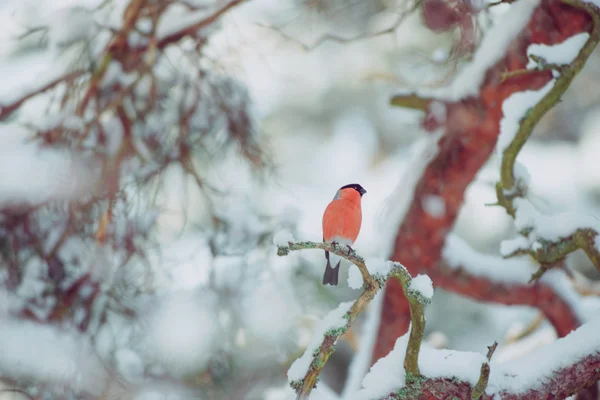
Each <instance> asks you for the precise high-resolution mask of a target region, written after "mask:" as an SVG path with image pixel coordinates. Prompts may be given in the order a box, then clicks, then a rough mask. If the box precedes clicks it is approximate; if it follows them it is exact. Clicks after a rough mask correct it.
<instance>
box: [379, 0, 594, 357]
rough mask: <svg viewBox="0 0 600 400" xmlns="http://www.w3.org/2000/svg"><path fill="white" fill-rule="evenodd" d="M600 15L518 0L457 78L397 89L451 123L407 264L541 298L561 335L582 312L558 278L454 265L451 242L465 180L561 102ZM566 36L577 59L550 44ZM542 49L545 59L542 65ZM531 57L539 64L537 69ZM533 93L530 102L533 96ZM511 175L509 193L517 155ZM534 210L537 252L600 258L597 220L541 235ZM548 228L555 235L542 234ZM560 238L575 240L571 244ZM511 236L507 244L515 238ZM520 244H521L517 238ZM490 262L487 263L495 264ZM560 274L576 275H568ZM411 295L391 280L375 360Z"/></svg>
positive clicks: (413, 230) (428, 175)
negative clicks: (449, 257) (435, 204)
mask: <svg viewBox="0 0 600 400" xmlns="http://www.w3.org/2000/svg"><path fill="white" fill-rule="evenodd" d="M598 15H599V14H598V9H597V7H596V6H595V5H594V4H592V3H586V2H581V1H576V0H565V1H556V0H517V1H515V2H511V4H510V6H509V7H508V10H507V11H506V12H505V13H503V14H502V15H501V16H500V17H499V18H498V20H497V21H495V23H494V26H493V27H492V28H491V29H490V30H489V31H488V32H487V33H486V35H485V36H484V37H483V39H482V41H481V44H480V46H479V48H478V49H477V50H476V52H475V54H474V56H473V59H472V61H471V62H470V63H469V64H468V65H467V66H465V67H464V68H463V69H462V70H461V71H460V72H459V73H458V75H457V76H456V78H455V79H454V81H453V82H452V83H451V84H450V85H449V86H448V87H444V88H436V89H419V90H416V91H411V92H407V91H404V92H401V93H398V95H397V96H396V97H394V98H393V99H392V102H393V103H395V104H398V105H400V106H406V105H408V106H409V107H413V108H414V107H416V108H420V109H423V108H424V111H425V116H424V118H423V123H422V124H423V127H424V128H425V130H428V131H430V132H440V131H443V135H442V137H441V138H440V139H439V142H438V151H437V153H436V154H435V156H434V157H433V158H432V160H431V161H430V162H429V163H428V165H427V167H426V168H425V169H424V172H423V174H422V176H421V177H420V179H419V182H418V183H417V185H416V187H415V189H414V192H413V196H412V203H411V204H410V206H409V207H408V209H407V211H406V214H405V217H404V220H403V221H402V224H401V226H400V227H399V229H398V233H397V237H396V241H395V247H394V251H393V255H392V257H391V259H393V260H398V261H401V262H402V263H404V264H405V265H407V266H408V269H409V271H410V273H411V274H415V273H418V272H421V273H426V274H428V275H429V276H430V277H431V278H432V279H433V280H434V282H435V284H436V285H437V286H439V287H444V288H446V289H448V290H451V291H455V292H459V293H461V294H463V295H466V296H469V297H472V298H476V299H478V300H481V301H491V302H500V303H503V304H530V305H534V306H536V307H538V308H540V309H541V310H542V311H543V312H544V314H545V315H546V316H547V317H548V318H549V319H550V320H551V322H552V323H553V325H554V326H555V327H557V332H558V333H559V335H561V336H564V335H566V334H568V332H569V331H570V330H571V329H573V328H575V327H576V326H577V325H578V324H579V321H580V319H579V318H578V316H577V313H576V310H574V309H573V308H572V303H570V302H569V301H566V299H564V298H563V297H562V296H561V295H560V294H559V293H557V292H556V288H555V287H554V286H551V285H548V284H547V283H544V282H540V283H539V284H536V285H528V284H527V282H522V281H519V282H514V281H513V282H506V281H497V276H498V275H497V274H493V275H485V276H484V275H481V274H474V273H473V271H471V270H468V271H467V270H465V269H461V268H460V267H458V266H457V268H448V265H447V264H446V263H445V262H444V261H443V257H442V252H443V249H444V247H445V245H446V237H447V235H448V234H449V233H450V232H451V229H452V227H453V225H454V223H455V221H456V217H457V215H458V211H459V210H460V207H461V205H462V202H463V198H464V194H465V190H466V188H467V186H468V185H469V184H470V183H471V182H472V180H473V179H474V178H475V176H476V174H477V172H478V171H479V169H480V168H481V167H482V166H483V165H484V163H485V162H487V161H488V159H489V157H490V155H491V154H492V152H493V151H494V148H495V147H496V142H498V146H499V147H500V148H501V149H502V151H501V152H503V151H504V148H505V147H506V146H508V145H510V143H511V142H512V140H513V138H514V135H515V134H517V131H518V130H519V129H522V132H523V134H522V135H521V136H520V138H521V137H522V139H519V140H526V137H523V136H528V135H529V133H530V132H531V129H533V127H534V126H535V124H536V123H537V121H539V118H541V116H542V115H543V114H544V113H545V112H546V111H547V110H548V109H549V108H550V107H551V106H552V105H553V104H554V103H553V101H554V102H555V101H557V100H558V98H559V97H560V94H561V93H563V92H564V91H565V90H566V89H567V87H568V86H569V84H570V82H571V81H572V79H573V77H574V76H575V75H576V74H577V73H578V72H579V71H580V70H581V68H582V67H583V65H584V63H585V61H586V59H587V57H588V56H589V54H590V52H591V50H592V48H593V47H594V46H595V45H596V43H597V41H598V24H597V21H598ZM540 26H544V29H540V28H539V27H540ZM565 42H566V43H567V44H568V46H567V45H565V44H564V43H565ZM560 45H562V46H563V47H564V48H563V49H562V50H565V51H561V52H560V53H561V54H565V56H564V57H566V55H569V57H570V59H558V58H557V57H553V56H548V54H549V53H552V52H548V51H547V50H548V49H547V48H548V47H552V46H560ZM566 47H568V48H566ZM582 49H583V50H582ZM567 50H568V51H567ZM556 54H558V52H557V53H556ZM530 55H533V58H531V57H530ZM533 59H537V60H538V61H540V60H541V59H544V60H545V61H544V62H543V63H541V64H540V65H537V64H536V63H535V61H534V60H533ZM530 63H533V66H534V67H536V68H533V69H532V66H531V65H530ZM544 64H547V65H544ZM553 65H560V68H559V69H558V70H556V71H553V70H552V66H553ZM528 68H529V69H531V70H530V71H528V72H527V73H520V72H519V73H518V74H514V72H516V71H523V70H528ZM555 74H557V76H556V77H555ZM549 82H550V83H549ZM550 91H553V92H552V93H553V94H552V96H554V97H553V100H551V101H547V102H546V103H545V104H544V105H542V106H539V108H538V109H536V111H535V114H534V115H533V116H532V111H529V112H528V111H527V109H528V108H532V107H535V106H536V104H538V102H539V101H540V100H541V99H542V98H544V97H545V96H546V95H547V94H548V93H550ZM522 96H525V98H523V97H522ZM520 97H521V99H520V100H519V98H520ZM419 99H420V100H419ZM515 99H516V100H519V103H520V104H519V105H518V106H515V104H517V103H512V102H513V101H516V100H515ZM523 101H526V102H529V103H528V104H525V105H524V103H523ZM511 104H513V105H512V106H511ZM523 117H526V119H525V121H526V126H525V127H523V128H521V126H522V124H521V119H522V118H523ZM508 130H512V134H507V135H504V134H502V135H501V132H502V133H504V132H508ZM521 145H522V144H521ZM517 147H518V148H519V149H520V147H519V146H516V147H515V149H516V150H518V149H517ZM515 157H516V154H515ZM517 166H518V164H517ZM513 172H514V173H515V175H513ZM503 175H504V176H503V182H504V183H506V186H504V183H503V186H502V192H501V194H502V195H504V196H505V197H506V196H515V195H521V194H522V193H520V188H521V187H522V185H520V182H522V179H521V178H523V177H524V175H525V174H524V173H521V170H520V169H518V168H517V169H516V170H515V171H513V165H512V164H511V163H510V162H506V163H505V165H504V166H503ZM513 183H514V184H513ZM507 190H508V191H507ZM432 197H433V198H436V199H439V201H440V202H442V203H443V204H444V213H443V214H441V215H432V214H430V213H428V212H427V210H426V209H425V207H424V206H423V204H424V199H427V198H432ZM500 201H502V199H500ZM511 204H512V203H511ZM523 211H526V210H523ZM530 216H531V215H525V216H524V218H523V219H522V220H520V221H519V222H521V221H522V222H523V226H524V227H525V226H527V227H528V228H529V230H528V233H529V234H530V235H529V236H528V237H524V238H523V239H521V240H522V242H521V243H526V242H527V243H526V244H527V246H526V247H524V248H525V249H526V250H527V252H528V254H529V251H531V253H536V252H537V253H536V254H540V255H541V254H542V253H543V251H544V249H548V250H551V253H552V257H549V258H547V259H543V258H540V259H542V260H544V261H550V260H552V259H554V258H560V257H561V256H564V255H565V254H567V253H568V252H569V251H571V249H573V250H574V249H576V248H583V249H587V251H588V255H589V254H591V255H592V257H591V258H592V259H594V260H597V250H598V249H597V247H593V246H597V243H595V242H596V240H595V236H594V235H593V233H592V232H591V231H590V230H588V231H587V233H585V234H583V233H578V234H577V235H575V236H572V237H571V235H573V233H574V232H575V231H570V232H568V233H567V234H566V235H563V232H562V231H561V232H559V233H560V235H558V237H554V238H553V237H544V236H536V235H537V233H536V230H540V228H541V229H542V231H543V230H544V224H545V223H546V222H545V221H544V220H543V218H538V217H537V216H536V217H535V218H530ZM525 217H527V218H525ZM557 224H561V222H557V221H555V223H554V225H557ZM589 224H590V222H589V219H588V223H587V225H586V226H585V228H588V229H590V228H591V229H593V230H594V231H596V232H598V231H597V230H596V229H597V228H596V227H595V226H594V227H590V226H589ZM544 233H546V232H544ZM538 237H540V238H542V239H545V240H546V242H540V241H539V240H538ZM553 239H554V240H553ZM556 239H567V240H565V241H564V244H563V242H561V241H557V240H556ZM592 239H594V240H593V241H592ZM523 240H524V241H523ZM512 245H516V243H512ZM507 246H508V245H505V249H504V250H507V249H508V247H510V246H508V247H507ZM515 249H518V247H514V246H513V250H515ZM480 267H482V268H487V267H486V266H485V265H480ZM526 270H527V271H529V272H531V270H529V269H526ZM534 271H535V270H534ZM530 276H531V275H530ZM561 276H562V275H561ZM560 281H561V282H568V280H567V279H563V278H561V279H560ZM561 285H562V283H561ZM403 297H404V295H403V290H402V288H401V287H400V285H398V284H397V283H396V282H394V281H393V280H392V281H390V282H389V283H388V285H387V286H386V288H385V297H384V310H383V311H382V319H381V322H380V327H379V333H378V339H377V342H376V345H375V350H374V353H373V361H375V360H377V359H379V358H381V357H383V356H385V355H386V354H387V353H388V352H389V351H390V350H391V348H392V347H393V345H394V340H395V338H397V337H398V336H399V335H402V334H403V333H404V332H405V331H406V329H407V325H406V318H405V317H404V316H403V315H402V313H403V312H404V311H403V310H404V305H403V302H405V300H404V299H403ZM553 307H554V308H553ZM391 308H396V309H397V310H395V309H391Z"/></svg>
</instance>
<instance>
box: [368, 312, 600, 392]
mask: <svg viewBox="0 0 600 400" xmlns="http://www.w3.org/2000/svg"><path fill="white" fill-rule="evenodd" d="M598 329H600V318H598V317H596V318H594V319H593V320H591V321H590V322H588V323H586V324H585V325H583V326H581V327H579V328H578V329H577V330H575V331H573V332H572V333H570V334H569V335H567V336H566V337H564V338H560V339H558V340H557V341H556V342H554V343H550V344H547V345H545V346H541V347H539V348H537V349H536V350H534V351H533V352H531V353H529V354H527V355H525V356H523V357H520V358H517V359H514V360H511V361H508V362H503V363H496V362H493V361H492V362H490V361H489V359H490V357H491V354H492V353H493V350H494V348H495V346H491V347H490V348H489V351H488V355H487V357H485V356H483V354H479V353H473V352H463V351H454V350H437V349H434V348H431V347H430V346H428V345H427V344H424V345H423V349H422V353H421V357H420V358H419V365H420V367H421V371H422V374H423V376H420V377H418V378H417V379H412V380H408V379H405V378H404V374H403V371H402V369H401V367H400V366H401V365H402V363H401V359H402V357H403V354H404V352H405V349H406V342H407V341H406V336H407V335H404V336H403V337H401V338H400V339H398V340H397V341H396V345H395V347H394V349H393V350H392V351H391V352H390V353H389V355H387V356H386V357H384V358H382V359H380V360H379V361H378V362H377V363H376V364H375V365H374V366H373V367H372V368H371V371H370V372H369V374H367V376H366V377H365V378H364V380H363V389H362V390H361V391H359V392H358V394H357V396H356V398H357V399H360V400H375V399H382V400H383V399H385V400H392V399H394V400H403V399H408V398H410V399H460V400H467V399H477V398H480V399H485V400H491V399H507V400H508V399H510V400H520V399H523V400H524V399H527V400H531V399H548V398H553V399H564V398H567V397H568V396H571V395H573V394H576V393H578V392H579V391H580V390H581V388H582V387H587V386H589V385H590V384H591V383H594V382H596V380H598V378H600V368H599V367H600V338H599V336H598V334H597V332H598ZM480 366H481V367H480ZM486 366H487V367H486ZM478 377H479V378H478ZM486 380H487V385H485V381H486Z"/></svg>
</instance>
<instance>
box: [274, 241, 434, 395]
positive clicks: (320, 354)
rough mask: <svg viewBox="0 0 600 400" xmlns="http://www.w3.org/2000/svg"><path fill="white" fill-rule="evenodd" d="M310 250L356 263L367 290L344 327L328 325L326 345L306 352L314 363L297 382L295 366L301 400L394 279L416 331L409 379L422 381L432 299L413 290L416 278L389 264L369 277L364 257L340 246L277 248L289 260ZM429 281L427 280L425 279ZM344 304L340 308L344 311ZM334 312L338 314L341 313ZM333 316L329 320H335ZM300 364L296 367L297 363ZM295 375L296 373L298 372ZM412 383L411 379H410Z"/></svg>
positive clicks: (410, 351)
mask: <svg viewBox="0 0 600 400" xmlns="http://www.w3.org/2000/svg"><path fill="white" fill-rule="evenodd" d="M306 249H320V250H325V251H329V252H331V253H333V254H336V255H338V256H340V257H343V258H345V259H346V260H348V261H350V262H351V263H353V264H354V265H355V266H356V267H357V268H358V269H359V270H360V272H361V274H362V276H363V282H364V284H363V287H364V291H363V292H362V293H361V295H360V296H359V297H358V299H356V301H355V302H354V303H353V304H352V306H351V307H350V308H349V310H348V311H346V312H345V313H344V314H343V320H344V322H343V323H342V324H337V325H336V324H334V326H330V325H326V326H325V329H327V330H326V332H324V335H323V338H322V342H321V344H320V345H319V346H318V348H317V349H311V348H310V346H309V348H307V349H306V352H305V354H304V355H303V357H302V358H304V357H306V355H307V354H309V353H308V352H312V353H311V354H312V356H313V358H312V361H311V362H310V364H309V366H308V368H307V369H306V373H305V374H304V377H303V378H302V379H300V380H295V379H294V376H290V372H291V371H292V370H293V369H295V365H292V367H291V368H290V372H288V377H289V378H290V379H291V382H290V385H291V386H292V388H294V389H295V390H296V393H297V395H298V397H297V398H298V399H307V398H308V396H309V395H310V392H311V391H312V389H313V388H314V387H315V386H316V384H317V379H318V377H319V375H320V373H321V371H322V370H323V367H324V366H325V364H326V363H327V361H328V360H329V357H330V356H331V354H333V352H334V350H335V344H336V343H337V341H338V339H339V338H340V337H341V336H342V335H343V334H344V333H345V332H346V331H347V330H348V328H349V327H350V325H351V324H352V322H354V320H355V319H356V317H357V316H358V315H359V314H360V313H361V312H362V311H363V310H364V309H365V307H366V306H367V305H368V304H369V303H370V302H371V300H373V298H374V297H375V295H376V294H377V292H378V291H379V289H381V288H382V287H383V285H384V284H385V282H386V280H387V279H388V278H389V277H394V278H396V279H395V280H397V281H398V282H399V283H400V284H401V285H402V287H403V288H404V291H405V293H406V296H407V297H408V299H409V301H410V307H411V308H410V309H411V319H412V325H411V326H412V328H411V333H410V339H409V342H408V347H407V351H406V356H405V359H404V367H405V371H406V374H407V377H411V378H414V377H419V376H420V372H419V365H418V363H419V349H420V347H421V342H422V340H423V332H424V330H425V315H424V308H423V306H424V305H425V304H427V303H429V302H430V298H429V297H428V296H427V294H425V293H421V292H420V291H419V290H418V289H417V288H415V287H413V286H411V283H412V282H413V279H412V277H411V276H410V274H409V273H408V271H407V270H406V268H405V267H404V266H403V265H402V264H400V263H397V262H387V263H386V266H387V269H386V270H381V271H376V272H374V273H373V274H370V273H369V270H368V269H367V265H366V264H365V261H364V259H363V258H362V257H360V256H359V255H358V254H356V252H355V251H354V250H353V249H352V248H351V247H350V246H341V245H339V244H337V243H331V244H330V243H320V242H288V244H287V246H282V245H281V244H280V245H278V246H277V255H279V256H285V255H288V254H289V252H290V251H296V250H306ZM425 279H427V278H425ZM344 306H345V305H344V304H342V305H341V306H340V307H342V308H343V307H344ZM339 310H340V308H338V309H337V310H334V311H332V313H335V312H336V311H339ZM332 313H330V314H329V316H328V317H331V316H332V315H335V314H332ZM300 360H301V359H299V360H297V361H296V362H299V361H300ZM295 364H296V363H295ZM294 375H295V372H294ZM407 379H408V378H407Z"/></svg>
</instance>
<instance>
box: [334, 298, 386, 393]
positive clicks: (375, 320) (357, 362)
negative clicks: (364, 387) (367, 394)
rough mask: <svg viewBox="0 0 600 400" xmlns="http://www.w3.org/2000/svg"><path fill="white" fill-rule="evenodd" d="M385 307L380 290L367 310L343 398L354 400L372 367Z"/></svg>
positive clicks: (349, 368)
mask: <svg viewBox="0 0 600 400" xmlns="http://www.w3.org/2000/svg"><path fill="white" fill-rule="evenodd" d="M382 306H383V290H380V291H379V292H378V293H377V294H376V295H375V298H374V299H373V300H372V301H371V304H369V307H368V308H367V310H366V312H367V319H366V321H365V323H364V324H363V325H362V327H361V331H360V344H359V347H358V352H357V353H356V354H355V355H354V357H353V358H352V362H351V363H350V366H349V367H348V378H347V379H346V383H345V384H344V390H343V391H342V395H341V398H342V399H344V400H353V395H354V393H356V391H357V390H359V389H360V387H361V382H362V380H363V378H364V377H365V375H366V373H367V372H368V371H369V368H370V366H371V356H372V354H373V347H374V346H375V340H376V339H377V332H378V330H379V321H380V319H381V307H382Z"/></svg>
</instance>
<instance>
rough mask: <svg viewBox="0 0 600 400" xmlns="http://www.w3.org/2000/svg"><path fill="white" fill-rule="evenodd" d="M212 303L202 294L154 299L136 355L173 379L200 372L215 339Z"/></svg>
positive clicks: (215, 341)
mask: <svg viewBox="0 0 600 400" xmlns="http://www.w3.org/2000/svg"><path fill="white" fill-rule="evenodd" d="M215 300H216V299H215V298H214V297H213V296H211V295H210V293H209V292H206V291H203V292H198V291H175V292H173V293H171V294H169V295H166V296H163V297H162V298H159V299H157V302H158V304H156V306H155V307H152V309H149V310H148V311H146V313H145V316H144V317H143V332H144V335H143V339H142V341H141V342H140V343H139V352H140V354H141V355H142V356H146V357H144V358H147V359H149V360H153V361H155V362H157V363H160V364H161V365H163V366H164V367H165V368H167V369H168V370H169V371H170V372H171V373H172V374H173V375H174V376H180V375H184V374H186V373H190V372H192V371H198V370H202V369H203V368H204V367H205V366H206V363H207V362H208V360H209V359H210V357H211V355H212V352H213V350H214V349H215V346H216V344H217V342H218V340H219V329H218V322H217V310H218V309H217V308H216V307H215Z"/></svg>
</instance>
